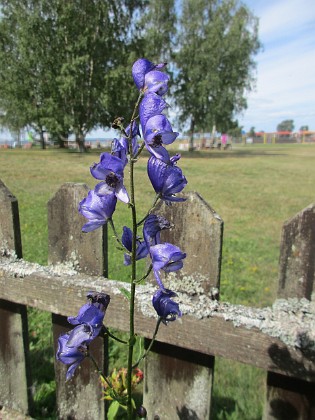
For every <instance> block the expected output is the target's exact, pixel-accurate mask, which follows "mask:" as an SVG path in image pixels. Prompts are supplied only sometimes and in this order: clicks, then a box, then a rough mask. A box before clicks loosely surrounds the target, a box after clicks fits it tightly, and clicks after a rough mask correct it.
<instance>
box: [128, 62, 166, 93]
mask: <svg viewBox="0 0 315 420" xmlns="http://www.w3.org/2000/svg"><path fill="white" fill-rule="evenodd" d="M165 66H166V63H160V64H154V63H152V62H151V61H149V60H147V59H146V58H139V59H138V60H137V61H135V62H134V64H133V66H132V77H133V80H134V82H135V84H136V86H137V88H138V90H141V89H143V88H144V79H145V75H146V74H147V73H149V71H152V70H154V69H162V68H163V67H165Z"/></svg>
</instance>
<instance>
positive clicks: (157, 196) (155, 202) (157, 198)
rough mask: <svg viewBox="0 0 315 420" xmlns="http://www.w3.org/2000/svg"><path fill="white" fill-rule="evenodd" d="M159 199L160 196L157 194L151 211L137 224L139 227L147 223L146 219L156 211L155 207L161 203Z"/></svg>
mask: <svg viewBox="0 0 315 420" xmlns="http://www.w3.org/2000/svg"><path fill="white" fill-rule="evenodd" d="M159 199H160V194H156V196H155V198H154V200H153V204H152V206H151V208H150V210H149V211H148V212H147V214H146V215H145V216H144V218H143V219H141V220H140V222H138V223H137V226H140V225H142V223H143V222H144V221H145V219H146V218H147V217H148V216H149V215H150V214H151V213H152V211H153V210H154V207H155V206H156V205H157V202H158V201H159Z"/></svg>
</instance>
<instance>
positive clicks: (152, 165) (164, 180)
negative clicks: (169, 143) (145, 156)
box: [148, 155, 187, 204]
mask: <svg viewBox="0 0 315 420" xmlns="http://www.w3.org/2000/svg"><path fill="white" fill-rule="evenodd" d="M177 160H178V155H176V158H175V159H173V160H172V159H171V160H170V162H169V163H166V162H163V161H162V160H160V159H157V158H156V157H155V156H151V157H150V159H149V160H148V175H149V178H150V181H151V183H152V186H153V188H154V191H155V192H156V193H157V194H159V195H160V197H161V199H162V200H164V201H165V202H166V204H171V202H173V201H185V198H183V197H176V196H175V194H177V193H179V192H181V191H182V190H183V189H184V187H185V186H186V184H187V180H186V178H185V176H184V175H183V173H182V170H181V169H180V168H179V167H177V166H175V163H176V161H177Z"/></svg>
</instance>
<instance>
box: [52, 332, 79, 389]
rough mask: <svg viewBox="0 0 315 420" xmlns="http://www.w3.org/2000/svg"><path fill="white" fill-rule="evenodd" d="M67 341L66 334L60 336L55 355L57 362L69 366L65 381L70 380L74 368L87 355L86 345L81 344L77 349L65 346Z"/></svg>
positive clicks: (67, 335) (67, 336)
mask: <svg viewBox="0 0 315 420" xmlns="http://www.w3.org/2000/svg"><path fill="white" fill-rule="evenodd" d="M68 340H69V334H68V333H67V334H64V335H61V336H60V337H59V338H58V349H57V353H56V359H57V360H59V361H60V362H61V363H64V364H65V365H70V367H69V369H68V371H67V375H66V381H68V380H69V379H71V378H72V376H73V375H74V372H75V370H76V368H77V367H78V366H79V364H80V363H81V362H82V360H83V359H84V358H85V357H86V355H87V346H86V345H84V344H83V345H81V346H79V347H69V346H68V345H67V342H68Z"/></svg>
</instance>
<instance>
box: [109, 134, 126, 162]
mask: <svg viewBox="0 0 315 420" xmlns="http://www.w3.org/2000/svg"><path fill="white" fill-rule="evenodd" d="M128 149H129V147H128V140H127V139H126V138H125V137H123V138H121V139H119V140H118V139H114V140H113V141H112V155H113V156H116V157H118V158H119V159H120V160H121V161H122V162H123V165H124V166H126V165H127V163H128V159H127V155H128Z"/></svg>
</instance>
